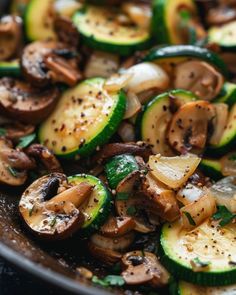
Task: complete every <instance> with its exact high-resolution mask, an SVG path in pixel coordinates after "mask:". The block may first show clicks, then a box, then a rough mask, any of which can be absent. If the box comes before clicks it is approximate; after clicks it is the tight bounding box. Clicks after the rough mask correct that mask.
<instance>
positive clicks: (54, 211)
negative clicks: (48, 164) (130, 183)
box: [19, 173, 93, 240]
mask: <svg viewBox="0 0 236 295" xmlns="http://www.w3.org/2000/svg"><path fill="white" fill-rule="evenodd" d="M92 190H93V186H91V185H90V184H88V183H86V182H83V183H80V184H79V185H77V186H70V185H69V184H68V182H67V178H66V176H65V175H64V174H61V173H51V174H49V175H46V176H43V177H41V178H39V179H37V180H36V181H35V182H33V183H32V184H31V185H30V186H29V187H28V188H27V189H26V190H25V192H24V193H23V194H22V197H21V200H20V204H19V210H20V213H21V216H22V217H23V219H24V221H25V223H26V225H27V226H28V227H29V228H30V229H31V231H32V232H33V233H35V234H37V235H39V236H40V237H42V238H45V239H52V240H55V239H65V238H67V237H69V236H71V235H72V234H74V233H75V232H76V231H77V230H78V229H79V228H81V226H82V225H83V222H84V214H83V213H82V212H81V211H80V210H79V209H78V207H79V206H80V205H81V204H82V203H83V202H84V200H85V199H86V198H87V197H88V196H90V194H91V193H92ZM58 192H61V193H59V194H58Z"/></svg>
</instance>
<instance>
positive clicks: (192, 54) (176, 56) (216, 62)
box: [144, 45, 228, 77]
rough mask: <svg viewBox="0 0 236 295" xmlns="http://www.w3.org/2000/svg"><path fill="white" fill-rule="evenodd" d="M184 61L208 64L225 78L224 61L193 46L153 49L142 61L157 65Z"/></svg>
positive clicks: (212, 53) (226, 72)
mask: <svg viewBox="0 0 236 295" xmlns="http://www.w3.org/2000/svg"><path fill="white" fill-rule="evenodd" d="M186 59H198V60H203V61H206V62H208V63H209V64H211V65H213V66H214V67H215V68H217V69H218V70H219V71H220V72H221V73H222V74H223V75H224V76H225V77H227V76H228V70H227V67H226V65H225V63H224V61H223V60H222V59H221V58H220V57H219V56H218V55H217V54H216V53H214V52H212V51H210V50H208V49H206V48H202V47H199V46H193V45H172V46H164V47H163V46H162V47H157V48H153V49H151V50H150V51H149V53H148V54H147V55H146V56H145V57H144V61H155V62H157V63H159V64H165V63H171V64H173V63H174V64H177V63H179V62H182V61H183V60H186Z"/></svg>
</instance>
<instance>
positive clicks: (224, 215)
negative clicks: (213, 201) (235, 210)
mask: <svg viewBox="0 0 236 295" xmlns="http://www.w3.org/2000/svg"><path fill="white" fill-rule="evenodd" d="M217 208H218V210H217V212H216V213H215V214H214V215H213V216H212V219H214V220H220V219H221V221H220V223H219V225H220V226H225V225H226V224H228V223H230V222H231V221H232V220H233V219H234V218H236V214H232V213H231V212H230V211H229V210H228V209H227V208H226V207H225V206H218V207H217Z"/></svg>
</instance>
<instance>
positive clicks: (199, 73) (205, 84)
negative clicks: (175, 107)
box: [174, 60, 224, 100]
mask: <svg viewBox="0 0 236 295" xmlns="http://www.w3.org/2000/svg"><path fill="white" fill-rule="evenodd" d="M174 75H175V79H174V88H177V89H178V88H180V89H186V90H190V91H192V92H193V93H195V94H196V95H197V96H199V98H200V99H203V100H211V99H213V98H215V97H216V96H217V95H218V94H219V92H220V90H221V88H222V86H223V83H224V78H223V76H222V75H221V74H220V73H219V72H217V71H216V69H214V68H213V67H212V66H211V65H209V64H208V63H206V62H202V61H196V60H194V61H186V62H183V63H180V64H179V65H177V66H176V68H175V74H174Z"/></svg>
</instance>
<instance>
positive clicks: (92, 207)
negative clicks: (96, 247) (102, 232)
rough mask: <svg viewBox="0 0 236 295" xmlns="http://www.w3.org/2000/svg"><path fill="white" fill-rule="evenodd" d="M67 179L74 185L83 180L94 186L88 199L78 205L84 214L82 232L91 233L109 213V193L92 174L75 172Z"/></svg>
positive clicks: (103, 221)
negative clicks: (75, 173)
mask: <svg viewBox="0 0 236 295" xmlns="http://www.w3.org/2000/svg"><path fill="white" fill-rule="evenodd" d="M68 181H69V182H70V183H73V184H75V185H78V184H80V183H81V182H84V181H85V182H88V183H89V184H91V185H93V186H94V189H93V192H92V194H91V196H90V197H89V200H88V201H87V202H86V203H83V204H82V205H81V206H80V210H81V211H82V212H83V213H84V216H85V222H84V224H83V226H82V230H83V234H91V233H92V232H94V231H96V230H98V229H99V228H100V227H101V226H102V225H103V224H104V223H105V221H106V219H107V218H108V216H109V214H110V207H111V196H110V193H109V192H108V190H107V189H106V187H105V186H104V184H103V183H102V182H101V180H99V179H98V178H96V177H94V176H92V175H87V174H77V175H73V176H70V177H68Z"/></svg>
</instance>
